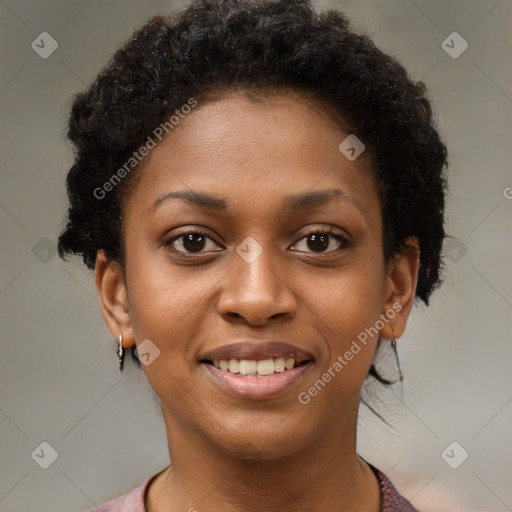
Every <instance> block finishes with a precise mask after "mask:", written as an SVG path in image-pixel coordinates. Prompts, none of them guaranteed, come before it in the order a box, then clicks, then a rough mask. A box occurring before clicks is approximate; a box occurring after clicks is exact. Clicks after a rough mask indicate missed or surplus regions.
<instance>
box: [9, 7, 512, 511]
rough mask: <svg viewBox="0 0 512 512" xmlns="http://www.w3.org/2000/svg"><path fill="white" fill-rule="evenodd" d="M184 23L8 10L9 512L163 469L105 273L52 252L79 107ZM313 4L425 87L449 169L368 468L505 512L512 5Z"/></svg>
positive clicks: (511, 414)
mask: <svg viewBox="0 0 512 512" xmlns="http://www.w3.org/2000/svg"><path fill="white" fill-rule="evenodd" d="M182 5H184V2H161V1H131V2H128V1H120V0H119V1H112V0H111V1H106V0H89V1H87V0H85V1H83V0H80V1H69V0H68V1H53V2H51V1H39V2H24V1H16V0H0V34H1V35H0V38H1V48H2V50H1V56H0V59H1V61H0V62H1V66H0V69H1V77H0V108H1V138H0V140H1V148H2V149H1V183H0V229H1V240H2V241H1V245H0V257H1V271H0V272H1V273H0V321H1V351H0V353H1V357H0V366H1V377H0V393H1V395H0V453H1V467H0V511H1V512H14V511H18V512H25V511H33V510H39V511H50V510H51V511H53V512H70V511H76V512H78V511H81V510H85V509H87V508H89V507H92V506H93V505H94V504H99V503H103V502H104V501H107V500H108V499H111V498H113V497H115V496H118V495H120V494H123V493H125V492H127V491H128V490H130V489H131V488H132V487H134V486H135V485H138V484H139V483H140V482H141V481H142V480H143V479H144V478H146V477H148V476H151V475H152V474H154V473H155V472H157V471H159V470H160V469H162V468H163V467H165V466H166V465H167V464H168V462H169V461H168V453H167V443H166V438H165V430H164V424H163V420H162V418H161V416H160V414H159V411H158V406H157V403H156V401H155V398H154V396H153V394H152V391H151V390H150V388H149V385H148V384H147V382H146V380H145V378H144V375H143V373H142V370H138V369H137V368H135V367H133V365H132V363H131V361H129V360H128V361H127V367H126V368H125V372H123V374H122V376H120V374H119V373H118V371H117V367H116V355H115V350H116V343H115V341H114V340H112V339H111V337H110V334H109V333H108V331H107V329H106V327H105V326H104V323H103V319H102V317H101V313H100V308H99V304H98V301H97V298H96V292H95V289H94V283H93V277H92V274H91V273H89V272H88V271H87V269H86V268H85V267H84V266H82V265H81V263H80V262H79V260H78V259H74V260H73V261H72V262H70V263H67V264H66V263H64V262H62V261H61V260H60V259H59V258H58V256H57V255H55V254H54V253H53V251H54V250H55V246H54V244H55V238H56V236H57V235H58V233H59V231H60V228H61V226H62V219H63V218H64V215H65V212H66V208H67V203H66V195H65V189H64V179H65V175H66V173H67V170H68V168H69V166H70V164H71V162H72V155H71V152H70V150H69V149H68V147H67V144H66V141H65V124H66V116H67V114H68V108H69V102H70V98H71V95H72V94H73V93H75V92H77V91H79V90H81V89H83V87H84V85H85V84H86V83H88V82H89V81H90V80H91V79H92V78H93V76H94V75H95V73H96V72H97V71H98V70H99V69H100V67H101V66H102V65H103V64H104V63H105V62H106V60H107V58H108V57H109V56H110V55H111V54H112V52H113V51H114V50H115V49H116V48H117V47H118V46H119V44H120V43H121V42H122V41H123V40H124V39H125V38H126V37H128V36H129V35H130V34H131V32H132V30H133V29H134V28H135V27H136V26H137V25H139V24H140V23H141V22H143V21H144V20H145V19H146V18H147V17H149V16H151V15H153V14H156V13H157V12H166V11H169V10H174V9H177V8H179V7H180V6H182ZM316 5H317V6H319V5H330V6H334V7H341V8H343V9H344V10H345V11H346V12H347V14H348V15H349V17H351V19H352V20H353V22H354V24H355V25H356V27H359V28H361V29H362V30H364V31H366V32H367V33H369V34H370V35H371V36H372V37H373V38H374V40H375V41H376V43H377V44H378V45H380V46H381V48H383V49H384V50H385V51H387V52H390V53H392V54H393V55H395V56H396V57H398V58H399V59H400V60H401V61H402V62H403V63H404V64H405V65H406V67H407V69H408V70H409V71H410V73H411V74H412V76H413V77H415V78H418V79H419V78H422V79H424V80H425V81H426V82H427V84H428V86H429V88H430V90H431V97H432V99H433V101H434V102H435V105H436V111H437V113H438V117H439V122H440V125H441V131H442V135H443V137H444V138H445V140H446V141H447V142H448V145H449V150H450V162H451V170H450V179H449V183H450V195H449V197H448V201H449V204H448V212H447V229H448V231H449V232H450V233H451V234H452V235H454V236H455V237H456V240H454V241H452V242H450V244H448V245H447V247H446V253H447V256H448V259H447V262H448V264H449V265H448V268H447V272H446V280H445V284H444V285H443V287H442V288H441V289H440V290H439V291H438V292H436V294H434V296H433V298H432V306H431V307H430V308H428V309H427V308H425V307H419V308H417V309H416V310H415V311H414V312H413V314H412V317H411V319H410V322H409V326H408V330H407V332H406V334H405V335H404V336H403V337H402V338H401V339H400V340H399V342H398V345H399V352H400V356H401V361H402V368H403V370H404V374H405V378H406V380H405V385H404V392H403V396H402V398H403V400H402V399H401V395H400V391H399V389H392V390H390V391H379V390H377V391H376V392H377V393H378V396H379V397H380V400H381V408H380V410H381V412H382V413H383V414H384V415H385V417H386V418H387V419H388V420H389V421H390V422H391V423H392V424H393V425H394V427H395V429H396V430H392V429H390V428H388V427H387V426H386V425H384V424H383V423H382V422H381V421H380V420H378V419H377V418H375V417H374V416H372V415H371V414H369V413H368V412H367V409H365V408H362V411H361V420H360V431H359V451H360V454H361V455H362V456H364V457H365V458H366V459H367V460H369V461H370V462H372V463H374V464H375V465H376V466H377V467H379V468H381V469H382V470H383V471H384V472H386V473H387V474H388V476H389V477H390V478H391V480H392V481H393V482H394V484H395V485H396V486H397V487H398V488H399V489H400V490H401V491H402V493H403V494H404V495H405V496H406V497H408V498H409V499H410V500H411V501H412V503H413V504H414V505H416V507H418V508H420V509H421V510H422V512H433V511H436V512H437V511H439V512H441V511H442V512H446V511H462V510H465V511H469V510H471V511H493V512H505V511H509V510H512V489H511V485H510V484H511V482H512V468H511V466H512V463H511V460H512V442H511V441H512V439H511V435H510V433H511V432H512V428H511V427H512V386H511V380H512V377H511V376H512V371H511V370H512V344H511V335H510V333H511V331H512V322H511V318H512V315H511V312H512V311H511V310H512V270H511V268H512V267H511V264H510V262H511V260H512V258H511V252H512V251H511V249H512V247H511V245H512V244H511V238H512V237H511V236H510V235H511V229H510V228H511V225H512V221H511V219H512V216H511V213H512V200H511V199H510V198H511V197H512V189H511V188H510V187H512V173H511V170H510V162H511V161H512V158H511V157H512V155H511V143H510V142H511V135H512V116H511V114H512V79H511V78H512V77H511V65H510V52H511V49H512V48H511V39H512V36H511V21H512V3H511V1H510V0H501V1H495V0H490V1H462V0H460V1H448V2H445V1H444V2H437V1H430V0H415V1H412V0H394V1H389V0H378V1H377V0H365V1H359V2H358V1H355V0H352V1H343V2H341V1H338V0H331V1H330V2H325V3H323V4H319V3H316ZM43 31H46V32H49V33H50V34H51V35H52V36H53V37H54V38H55V39H56V40H57V42H58V45H59V46H58V49H57V50H56V51H55V52H54V53H53V54H52V55H51V56H50V57H49V58H47V59H42V58H41V57H40V56H39V55H38V54H37V53H36V52H35V51H34V50H33V49H32V48H31V43H32V41H33V40H35V39H36V37H37V36H38V35H39V34H40V33H41V32H43ZM454 31H456V32H458V33H460V34H461V36H462V37H463V38H464V39H465V40H466V41H467V42H468V44H469V47H468V49H467V50H466V51H465V52H464V53H463V54H462V55H460V56H459V57H458V58H456V59H454V58H452V57H450V56H449V55H448V54H447V53H446V52H445V51H444V49H443V48H442V47H441V43H442V41H443V40H445V38H446V37H447V36H448V35H449V34H451V33H452V32H454ZM457 44H458V43H457ZM456 48H457V46H456ZM507 196H508V197H507ZM45 237H46V238H47V239H49V240H46V239H45ZM45 251H46V252H45ZM466 251H467V252H466ZM453 441H456V442H457V443H459V445H460V446H459V445H458V446H456V447H455V448H454V450H453V451H450V450H449V451H448V454H449V456H450V460H451V462H452V464H454V463H457V462H460V460H461V454H463V452H462V450H465V451H467V452H468V454H469V457H468V458H467V460H466V461H465V462H464V463H462V464H461V465H460V466H459V467H458V468H457V469H452V468H451V467H450V466H449V465H448V464H447V463H446V462H445V460H443V458H442V456H441V454H442V452H443V451H444V450H445V448H447V447H448V445H449V444H450V443H452V442H453ZM42 442H47V443H49V444H50V445H51V446H52V447H53V448H54V449H55V450H56V451H57V453H58V457H57V459H56V460H55V462H54V463H53V464H52V465H51V466H50V467H49V468H48V469H42V468H41V467H40V466H39V465H38V464H36V462H35V460H34V459H33V458H32V457H31V454H32V452H33V451H34V450H35V449H36V448H38V447H39V445H40V444H41V443H42ZM46 453H49V452H48V451H47V452H46ZM333 511H334V508H333ZM329 512H330V511H329Z"/></svg>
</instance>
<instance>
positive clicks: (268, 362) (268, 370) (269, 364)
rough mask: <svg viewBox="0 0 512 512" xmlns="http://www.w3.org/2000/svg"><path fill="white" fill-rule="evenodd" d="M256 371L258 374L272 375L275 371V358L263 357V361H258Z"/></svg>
mask: <svg viewBox="0 0 512 512" xmlns="http://www.w3.org/2000/svg"><path fill="white" fill-rule="evenodd" d="M256 372H257V373H258V375H271V374H272V373H274V360H273V359H263V360H262V361H258V367H257V368H256Z"/></svg>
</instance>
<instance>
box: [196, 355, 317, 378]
mask: <svg viewBox="0 0 512 512" xmlns="http://www.w3.org/2000/svg"><path fill="white" fill-rule="evenodd" d="M310 361H312V360H311V359H308V360H303V361H296V360H295V359H294V358H286V359H285V358H284V357H276V358H273V359H261V360H259V361H257V360H255V359H229V360H228V359H215V360H211V359H204V360H202V361H201V362H202V363H206V364H210V365H212V366H215V368H218V369H220V370H222V371H225V372H229V373H232V374H233V375H238V376H246V377H249V376H252V377H267V376H269V375H277V374H280V373H284V372H287V371H289V370H292V369H293V368H297V367H299V366H304V365H307V364H308V363H309V362H310Z"/></svg>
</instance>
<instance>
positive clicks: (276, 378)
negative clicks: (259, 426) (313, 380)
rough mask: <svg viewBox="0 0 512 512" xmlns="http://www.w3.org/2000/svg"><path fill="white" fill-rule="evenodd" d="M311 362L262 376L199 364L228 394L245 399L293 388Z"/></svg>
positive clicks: (279, 394) (264, 397) (276, 393)
mask: <svg viewBox="0 0 512 512" xmlns="http://www.w3.org/2000/svg"><path fill="white" fill-rule="evenodd" d="M312 364H313V361H309V362H308V363H306V364H303V365H301V366H297V367H296V368H292V369H291V370H284V371H282V372H280V373H274V374H272V375H265V376H262V377H257V376H253V375H248V376H242V375H236V374H234V373H231V372H228V371H224V370H221V369H220V368H216V367H215V366H213V365H212V364H208V363H201V366H202V367H203V368H205V370H206V371H207V372H208V375H209V376H210V378H211V379H212V380H213V381H214V382H215V383H216V384H217V385H218V386H219V387H220V388H222V389H223V390H224V391H226V392H228V393H229V394H231V395H233V396H235V397H237V398H245V399H247V400H265V399H269V398H276V397H278V396H281V395H283V394H284V393H286V392H287V391H290V390H291V389H292V388H294V387H295V386H296V385H297V384H298V383H299V382H300V381H301V380H302V378H303V376H304V373H305V372H306V371H307V370H309V368H310V367H311V366H312Z"/></svg>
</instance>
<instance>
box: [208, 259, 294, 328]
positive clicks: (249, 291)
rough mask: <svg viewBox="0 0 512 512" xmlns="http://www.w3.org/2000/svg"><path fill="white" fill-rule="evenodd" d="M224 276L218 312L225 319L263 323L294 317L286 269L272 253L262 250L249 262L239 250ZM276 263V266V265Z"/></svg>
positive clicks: (292, 297)
mask: <svg viewBox="0 0 512 512" xmlns="http://www.w3.org/2000/svg"><path fill="white" fill-rule="evenodd" d="M233 257H234V259H235V262H234V263H233V265H232V266H231V269H230V271H229V272H228V274H227V275H226V276H225V277H224V278H223V280H222V282H223V286H222V293H221V296H220V299H219V302H218V305H217V309H218V312H219V314H220V315H221V316H223V317H225V318H226V319H227V320H230V321H233V319H236V318H243V319H244V320H245V321H246V322H247V323H250V324H252V325H263V324H265V323H267V322H268V321H269V320H270V319H273V318H288V319H291V318H294V317H295V315H296V313H297V300H296V298H295V296H294V294H293V292H292V291H291V289H290V287H289V283H287V281H288V275H289V273H287V272H285V271H283V268H282V266H281V265H282V264H281V262H280V264H279V265H278V264H277V260H276V257H275V255H272V254H271V251H270V250H268V249H267V250H264V251H263V252H262V253H261V254H260V255H259V256H258V257H257V258H256V259H255V260H254V261H252V262H251V263H249V262H247V261H245V260H244V259H243V258H241V257H240V256H239V255H238V254H234V256H233ZM278 267H279V268H278Z"/></svg>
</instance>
